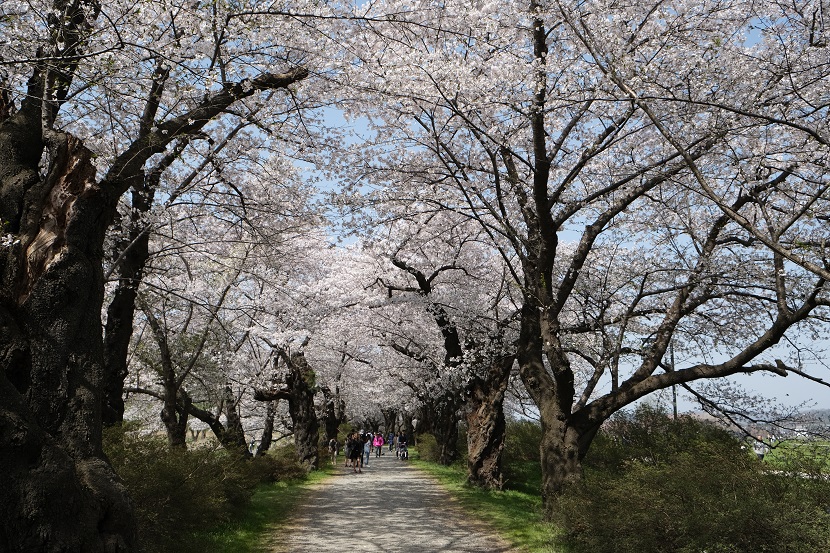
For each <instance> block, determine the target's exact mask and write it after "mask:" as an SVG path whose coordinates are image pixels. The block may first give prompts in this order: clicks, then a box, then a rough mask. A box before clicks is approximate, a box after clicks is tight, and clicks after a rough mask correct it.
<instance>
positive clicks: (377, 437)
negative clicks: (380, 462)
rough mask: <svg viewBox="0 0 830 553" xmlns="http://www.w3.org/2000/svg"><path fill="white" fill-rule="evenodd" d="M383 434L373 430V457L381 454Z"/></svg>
mask: <svg viewBox="0 0 830 553" xmlns="http://www.w3.org/2000/svg"><path fill="white" fill-rule="evenodd" d="M383 444H384V441H383V434H381V433H380V432H375V438H374V439H373V440H372V445H373V446H374V447H375V457H380V456H381V455H383Z"/></svg>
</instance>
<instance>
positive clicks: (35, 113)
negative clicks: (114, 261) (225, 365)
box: [0, 0, 308, 553]
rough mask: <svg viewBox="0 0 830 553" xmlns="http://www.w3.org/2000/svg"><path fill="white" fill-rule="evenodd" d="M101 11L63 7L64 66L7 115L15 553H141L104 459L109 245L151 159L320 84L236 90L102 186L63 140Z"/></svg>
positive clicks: (291, 77) (272, 82) (260, 81)
mask: <svg viewBox="0 0 830 553" xmlns="http://www.w3.org/2000/svg"><path fill="white" fill-rule="evenodd" d="M99 10H100V5H99V4H98V3H97V2H96V1H94V0H56V2H55V13H58V14H63V15H64V17H62V18H61V17H57V16H55V15H54V14H53V13H51V12H50V13H49V15H48V25H49V26H50V28H51V30H52V31H53V35H54V36H55V37H61V41H60V43H56V45H55V48H54V49H53V51H50V52H38V57H51V58H52V59H53V60H54V61H52V62H50V63H51V65H50V66H49V67H46V66H45V65H44V66H40V65H37V66H34V67H33V70H32V76H31V78H30V81H29V87H28V91H27V95H26V97H25V99H24V100H23V101H22V103H21V106H20V109H19V110H18V111H17V112H13V109H12V108H11V106H9V105H7V104H6V103H4V106H3V108H2V109H0V114H2V116H0V227H2V231H1V232H2V237H3V239H2V241H0V399H1V400H2V401H0V466H2V467H3V470H2V471H0V487H2V489H3V493H2V495H0V519H2V520H3V524H2V525H1V526H0V544H2V545H3V547H4V548H5V549H7V550H10V551H42V552H47V553H48V552H52V551H55V552H57V551H60V552H62V553H73V552H85V553H97V552H116V551H118V552H121V551H132V550H134V548H135V519H134V516H133V509H132V507H131V504H130V501H129V499H128V497H127V494H126V492H125V490H124V489H123V486H121V484H120V483H119V480H118V478H117V477H116V475H115V474H114V472H113V471H112V468H111V467H110V466H109V464H108V463H107V462H106V461H105V459H104V456H103V453H102V451H101V441H102V439H101V434H102V400H103V398H102V396H103V388H104V375H103V371H104V353H103V349H104V347H103V328H102V326H101V308H102V305H103V271H102V262H103V257H104V256H103V243H104V235H105V233H106V230H107V228H108V226H109V225H110V223H111V222H112V220H113V217H114V215H115V213H116V206H117V202H118V199H119V197H120V196H121V194H123V193H124V192H125V191H126V190H127V189H129V187H130V185H131V182H130V179H131V178H133V177H134V176H136V175H142V174H143V173H142V170H141V168H142V167H143V166H144V164H145V163H146V161H147V160H148V159H150V157H151V156H153V155H155V154H157V153H161V152H162V151H164V149H165V148H166V147H167V146H168V144H170V142H171V141H173V140H176V139H177V137H180V136H182V135H187V134H192V133H194V132H197V131H198V130H199V129H201V127H203V126H204V125H205V124H206V123H207V122H208V121H210V120H211V119H212V118H214V117H215V116H216V115H218V114H219V113H222V112H223V111H224V110H225V109H226V108H227V107H228V106H229V105H230V104H232V103H233V102H235V101H237V100H239V99H240V98H243V97H245V96H249V95H251V94H253V93H255V92H257V91H259V90H263V89H267V88H284V87H286V86H288V85H289V84H291V83H294V82H296V81H298V80H301V79H303V78H305V76H307V74H308V72H307V71H305V70H302V69H297V70H294V71H290V72H288V73H285V74H281V75H262V76H260V77H257V78H255V79H252V80H249V81H247V82H245V83H237V84H235V85H228V86H225V87H224V88H223V89H222V90H221V91H219V92H217V93H216V94H214V95H212V96H210V97H208V98H206V99H205V100H204V102H203V103H202V104H201V105H199V106H197V108H195V109H194V110H192V111H191V112H189V113H187V114H184V115H183V116H181V117H177V118H173V119H171V120H169V121H166V122H165V123H162V124H161V125H159V128H158V129H157V130H156V131H154V132H146V133H142V134H141V136H140V137H139V138H138V139H137V140H136V141H135V143H134V144H133V145H131V146H130V147H129V148H128V149H127V150H126V151H125V152H124V153H123V154H122V155H121V156H120V157H119V158H118V159H117V160H116V162H115V163H114V164H113V167H112V168H111V170H110V171H109V173H108V174H107V176H106V177H105V178H104V179H103V180H102V181H100V182H97V181H96V178H95V167H94V165H93V163H92V154H91V152H90V151H89V150H88V149H86V148H85V147H84V146H83V144H82V143H81V142H80V141H79V140H77V139H76V138H74V137H73V136H71V135H69V134H66V133H61V132H55V131H53V130H51V127H52V124H53V123H54V121H55V117H56V116H57V114H58V110H59V109H60V106H61V104H62V102H63V101H64V100H65V99H66V98H67V95H68V92H69V86H70V83H71V81H72V78H73V75H74V71H75V68H76V67H77V64H78V63H79V62H78V60H79V59H81V58H79V56H78V54H79V49H80V47H81V46H82V45H83V44H84V40H83V37H84V33H85V32H86V31H87V30H88V29H89V26H90V22H91V21H93V20H94V19H95V18H96V17H97V15H98V12H99ZM47 84H48V85H49V89H46V88H45V86H46V85H47ZM47 98H48V99H47ZM44 152H45V153H46V156H45V157H44V156H43V154H44ZM42 157H44V159H45V177H43V178H41V172H40V169H39V162H40V160H41V158H42Z"/></svg>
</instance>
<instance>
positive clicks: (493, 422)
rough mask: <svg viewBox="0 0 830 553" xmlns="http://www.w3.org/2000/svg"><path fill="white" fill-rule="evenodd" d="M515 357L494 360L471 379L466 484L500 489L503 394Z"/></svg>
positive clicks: (502, 448) (504, 422)
mask: <svg viewBox="0 0 830 553" xmlns="http://www.w3.org/2000/svg"><path fill="white" fill-rule="evenodd" d="M514 359H515V357H514V356H512V355H510V356H504V357H501V358H498V359H494V360H493V361H492V362H491V363H490V365H489V367H488V369H489V370H488V371H487V374H485V375H484V376H483V377H482V378H474V379H473V381H472V382H471V383H470V386H469V388H468V390H469V398H468V399H467V481H468V482H470V483H471V484H474V485H476V486H479V487H482V488H488V489H496V490H500V489H502V487H503V485H504V477H503V474H502V451H503V450H504V437H505V430H506V427H507V422H506V420H505V417H504V394H505V393H506V392H507V384H508V380H509V378H510V370H511V368H512V367H513V361H514Z"/></svg>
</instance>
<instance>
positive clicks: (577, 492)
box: [555, 410, 830, 553]
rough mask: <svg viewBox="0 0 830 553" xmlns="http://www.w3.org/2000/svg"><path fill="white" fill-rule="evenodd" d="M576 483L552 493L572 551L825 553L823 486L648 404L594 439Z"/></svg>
mask: <svg viewBox="0 0 830 553" xmlns="http://www.w3.org/2000/svg"><path fill="white" fill-rule="evenodd" d="M598 439H600V440H603V441H599V442H598V444H599V446H600V447H599V448H598V450H597V451H593V452H592V453H589V456H590V455H592V454H593V455H594V459H593V461H592V462H590V463H587V464H586V465H587V468H588V470H586V475H585V479H584V484H583V485H582V486H580V487H577V488H575V489H573V490H571V492H569V494H567V495H566V496H564V497H562V498H560V499H559V500H558V504H557V506H556V515H555V516H556V517H557V520H556V522H557V523H558V524H560V525H561V527H562V528H563V530H564V532H563V534H562V538H561V545H565V546H567V547H568V548H569V550H570V551H573V552H574V553H580V552H588V551H590V552H595V553H604V552H608V553H611V552H614V553H626V552H632V553H634V552H636V553H663V552H665V553H669V552H672V553H693V552H695V553H697V552H703V551H706V552H709V553H712V552H717V553H740V552H745V551H754V552H759V553H763V552H773V551H775V552H799V553H812V552H819V551H822V552H823V551H827V550H828V547H830V514H828V507H830V485H828V483H827V482H826V481H825V480H823V479H811V478H801V477H791V476H787V475H783V474H777V473H769V472H764V471H763V465H762V464H761V463H759V462H758V461H757V459H755V458H754V457H753V456H751V455H748V454H747V453H746V451H745V450H741V448H740V443H739V442H738V441H737V440H735V439H733V438H731V437H729V436H728V434H726V433H725V432H723V431H721V430H719V429H717V428H714V427H711V426H710V425H706V424H703V423H700V422H698V421H694V420H691V419H684V420H680V421H677V422H675V421H672V420H671V419H669V417H667V416H665V414H661V413H659V412H655V411H653V410H650V411H643V412H642V413H640V414H635V416H634V417H632V418H629V419H628V420H626V421H621V423H620V425H619V426H617V427H616V428H615V426H614V425H611V432H609V433H607V434H604V435H602V436H598Z"/></svg>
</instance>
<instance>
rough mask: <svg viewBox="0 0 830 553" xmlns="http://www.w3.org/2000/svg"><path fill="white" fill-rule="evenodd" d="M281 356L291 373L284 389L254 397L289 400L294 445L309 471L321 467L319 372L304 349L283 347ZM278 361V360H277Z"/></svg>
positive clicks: (261, 392) (259, 399) (265, 391)
mask: <svg viewBox="0 0 830 553" xmlns="http://www.w3.org/2000/svg"><path fill="white" fill-rule="evenodd" d="M278 353H279V359H282V360H283V361H284V362H285V365H286V368H287V369H288V372H287V374H286V376H285V388H283V389H280V390H256V391H255V392H254V399H256V400H258V401H274V400H278V399H287V400H288V413H289V415H291V422H292V424H293V426H294V428H293V430H294V445H295V447H296V448H297V459H298V460H299V461H300V463H301V464H303V465H305V466H306V467H307V468H308V470H313V469H316V468H317V467H318V466H319V456H320V454H319V450H318V449H317V448H318V443H319V441H320V424H319V422H318V421H317V412H316V410H315V409H314V393H315V391H316V386H315V378H316V375H315V374H314V371H313V370H312V368H311V367H310V366H309V365H308V362H307V361H306V359H305V355H304V354H303V353H302V352H295V353H292V354H290V355H289V354H288V353H286V352H285V351H282V350H280V351H279V352H278ZM275 364H276V360H275Z"/></svg>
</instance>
